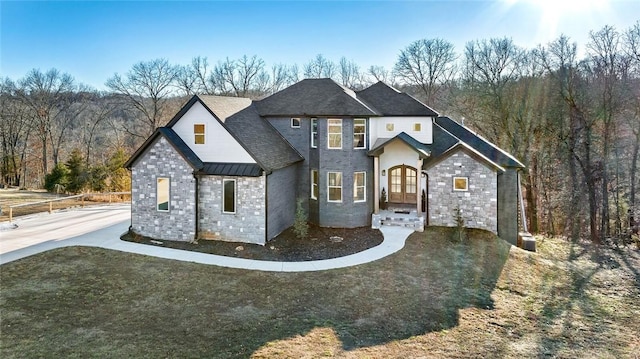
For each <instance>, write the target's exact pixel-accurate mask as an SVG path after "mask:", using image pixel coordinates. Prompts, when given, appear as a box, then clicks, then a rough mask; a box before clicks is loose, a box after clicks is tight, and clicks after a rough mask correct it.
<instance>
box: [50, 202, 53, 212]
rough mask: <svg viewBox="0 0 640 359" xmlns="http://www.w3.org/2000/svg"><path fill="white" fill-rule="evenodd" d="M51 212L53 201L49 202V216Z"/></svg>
mask: <svg viewBox="0 0 640 359" xmlns="http://www.w3.org/2000/svg"><path fill="white" fill-rule="evenodd" d="M51 212H53V201H49V214H51Z"/></svg>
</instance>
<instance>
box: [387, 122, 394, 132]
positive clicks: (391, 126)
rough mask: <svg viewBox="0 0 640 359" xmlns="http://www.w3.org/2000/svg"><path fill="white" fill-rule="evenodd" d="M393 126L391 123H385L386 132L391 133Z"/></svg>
mask: <svg viewBox="0 0 640 359" xmlns="http://www.w3.org/2000/svg"><path fill="white" fill-rule="evenodd" d="M393 129H394V126H393V123H387V131H389V132H393Z"/></svg>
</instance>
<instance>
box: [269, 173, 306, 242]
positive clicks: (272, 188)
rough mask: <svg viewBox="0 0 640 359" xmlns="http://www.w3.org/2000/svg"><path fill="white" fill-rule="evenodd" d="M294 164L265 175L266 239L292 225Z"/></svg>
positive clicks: (294, 197)
mask: <svg viewBox="0 0 640 359" xmlns="http://www.w3.org/2000/svg"><path fill="white" fill-rule="evenodd" d="M297 167H298V166H296V165H293V166H289V167H285V168H282V169H279V170H277V171H274V172H272V173H271V174H270V175H269V176H268V177H267V213H268V215H269V216H268V218H267V239H272V238H274V237H275V236H277V235H278V234H280V233H281V232H282V231H284V230H285V229H287V228H289V227H291V226H292V225H293V221H294V218H295V212H296V201H297V198H296V191H295V186H296V176H297V170H298V169H297Z"/></svg>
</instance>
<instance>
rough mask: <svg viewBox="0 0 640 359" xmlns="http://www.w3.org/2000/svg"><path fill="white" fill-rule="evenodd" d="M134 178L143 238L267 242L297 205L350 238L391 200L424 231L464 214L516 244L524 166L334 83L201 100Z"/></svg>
mask: <svg viewBox="0 0 640 359" xmlns="http://www.w3.org/2000/svg"><path fill="white" fill-rule="evenodd" d="M126 166H127V168H129V169H131V172H132V226H131V230H132V231H133V232H135V233H137V234H140V235H144V236H149V237H153V238H159V239H167V240H183V241H191V240H194V239H197V238H205V239H221V240H230V241H238V242H248V243H258V244H265V243H266V241H268V240H269V239H271V238H273V237H275V236H276V235H278V234H279V233H280V232H282V231H283V230H285V229H286V228H288V227H289V226H291V225H292V224H293V221H294V215H295V207H296V201H297V200H298V199H302V200H303V205H304V207H305V209H306V210H307V213H308V214H309V221H310V222H313V223H316V224H318V225H320V226H325V227H343V228H353V227H360V226H368V225H371V223H372V216H373V218H375V216H376V215H377V214H379V213H380V211H381V209H380V203H381V196H382V194H383V192H384V197H386V200H385V201H382V202H383V207H386V206H390V207H392V208H402V209H407V208H409V209H413V211H412V213H415V214H416V216H418V217H419V218H423V219H424V222H426V224H429V225H455V220H456V216H457V215H458V214H460V215H462V217H463V218H464V220H465V225H466V226H468V227H474V228H482V229H487V230H490V231H493V232H495V233H498V234H499V235H500V236H502V237H503V238H504V239H506V240H509V241H510V242H512V243H515V242H516V238H517V215H516V213H517V210H518V171H519V170H520V169H522V168H523V167H524V166H523V165H522V164H521V163H520V162H519V161H518V160H516V159H515V158H514V157H512V156H510V155H509V154H507V153H506V152H504V151H502V150H500V149H499V148H497V147H496V146H495V145H493V144H491V143H489V142H488V141H486V140H484V139H483V138H482V137H480V136H478V135H476V134H474V133H473V132H472V131H470V130H469V129H468V128H466V127H465V126H463V125H461V124H458V123H457V122H455V121H453V120H451V119H449V118H447V117H441V116H439V115H438V113H436V112H435V111H434V110H432V109H431V108H429V107H428V106H426V105H424V104H422V103H421V102H420V101H418V100H416V99H415V98H413V97H411V96H409V95H407V94H405V93H402V92H400V91H398V90H396V89H394V88H392V87H390V86H388V85H386V84H384V83H382V82H378V83H377V84H374V85H372V86H370V87H368V88H366V89H364V90H362V91H357V92H356V91H352V90H350V89H348V88H345V87H343V86H340V85H339V84H337V83H335V82H334V81H333V80H331V79H306V80H303V81H300V82H298V83H296V84H294V85H292V86H290V87H288V88H286V89H284V90H282V91H280V92H277V93H275V94H273V95H271V96H269V97H266V98H264V99H262V100H259V101H251V100H249V99H244V98H235V97H221V96H194V97H193V98H191V100H189V102H188V103H187V104H186V105H185V106H184V107H183V108H182V109H181V110H180V111H179V112H178V113H177V114H176V115H175V117H174V118H173V119H172V120H171V121H170V122H169V123H168V124H167V125H166V127H161V128H158V129H157V131H156V132H155V133H154V134H153V135H152V136H151V137H150V138H149V139H147V141H146V142H145V143H144V144H143V145H142V146H141V147H140V149H139V150H138V151H137V152H136V153H135V154H134V155H133V156H132V157H131V158H130V159H129V161H128V162H127V164H126ZM382 199H385V198H382ZM423 202H424V203H423Z"/></svg>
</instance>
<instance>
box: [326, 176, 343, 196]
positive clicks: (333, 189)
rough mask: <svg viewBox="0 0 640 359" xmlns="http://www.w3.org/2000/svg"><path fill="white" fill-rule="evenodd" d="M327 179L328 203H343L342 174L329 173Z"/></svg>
mask: <svg viewBox="0 0 640 359" xmlns="http://www.w3.org/2000/svg"><path fill="white" fill-rule="evenodd" d="M327 177H328V181H327V201H329V202H342V172H328V173H327Z"/></svg>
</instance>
